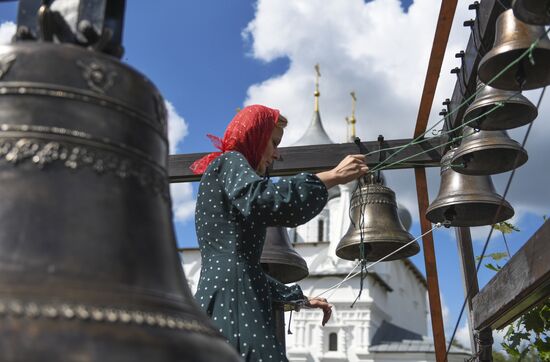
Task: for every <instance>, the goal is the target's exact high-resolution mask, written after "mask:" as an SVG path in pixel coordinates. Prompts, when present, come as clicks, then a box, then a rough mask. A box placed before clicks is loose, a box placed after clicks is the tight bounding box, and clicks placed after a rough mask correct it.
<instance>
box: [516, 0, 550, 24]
mask: <svg viewBox="0 0 550 362" xmlns="http://www.w3.org/2000/svg"><path fill="white" fill-rule="evenodd" d="M512 9H513V10H514V15H515V16H516V18H518V19H519V20H521V21H523V22H524V23H527V24H534V25H550V0H515V1H514V5H513V6H512Z"/></svg>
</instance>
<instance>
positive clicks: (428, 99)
mask: <svg viewBox="0 0 550 362" xmlns="http://www.w3.org/2000/svg"><path fill="white" fill-rule="evenodd" d="M456 4H457V0H443V1H442V2H441V8H440V10H439V18H438V19H437V27H436V29H435V36H434V41H433V44H432V52H431V54H430V60H429V62H428V71H427V73H426V79H425V81H424V89H423V90H422V98H421V100H420V109H419V110H418V116H417V118H416V126H415V128H414V138H416V137H418V136H420V135H421V134H422V133H424V132H425V131H426V126H427V125H428V118H429V117H430V111H431V109H432V104H433V100H434V95H435V89H436V87H437V81H438V80H439V74H440V73H441V65H442V64H443V57H444V56H445V49H446V48H447V41H448V40H449V34H450V32H451V26H452V25H453V18H454V15H455V10H456Z"/></svg>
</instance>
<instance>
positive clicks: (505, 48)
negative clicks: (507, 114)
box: [478, 39, 550, 91]
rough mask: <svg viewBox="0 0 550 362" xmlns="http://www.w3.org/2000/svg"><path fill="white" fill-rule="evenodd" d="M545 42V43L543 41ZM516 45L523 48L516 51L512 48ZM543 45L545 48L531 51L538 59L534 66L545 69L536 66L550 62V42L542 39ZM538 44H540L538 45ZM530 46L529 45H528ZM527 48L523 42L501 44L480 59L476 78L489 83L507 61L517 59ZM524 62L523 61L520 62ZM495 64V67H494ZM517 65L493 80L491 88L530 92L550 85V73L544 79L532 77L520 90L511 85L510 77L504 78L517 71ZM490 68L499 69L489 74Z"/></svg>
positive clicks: (514, 84)
mask: <svg viewBox="0 0 550 362" xmlns="http://www.w3.org/2000/svg"><path fill="white" fill-rule="evenodd" d="M544 40H546V41H544ZM516 43H520V44H519V45H521V46H522V47H523V48H521V49H518V48H514V47H513V45H514V44H516ZM543 43H544V45H546V47H540V46H538V47H536V48H534V49H533V53H532V54H533V57H534V58H539V59H538V60H537V62H536V63H535V65H534V66H532V67H537V69H538V68H546V67H542V66H540V65H537V64H543V65H544V64H548V63H549V62H550V40H548V39H543ZM539 44H540V43H539ZM528 45H530V44H528ZM528 48H529V47H528V46H527V47H524V44H523V42H518V41H510V42H507V43H506V44H503V45H501V46H499V47H498V48H493V49H491V50H490V51H489V52H487V54H485V56H484V57H483V58H482V59H481V61H480V62H479V67H478V76H479V79H480V80H481V81H482V82H483V83H485V84H487V83H489V81H491V80H492V79H493V78H494V77H495V76H496V75H497V74H498V73H499V72H500V71H502V69H504V68H505V67H506V66H507V65H508V64H509V59H510V58H512V59H517V58H518V57H519V56H520V55H521V54H523V53H524V52H525V51H526V50H527V49H528ZM501 58H504V59H505V60H504V61H502V60H501ZM540 58H548V59H546V60H545V59H540ZM522 61H523V62H525V59H523V60H522ZM495 63H496V65H495ZM500 64H503V65H504V66H503V67H501V66H500ZM518 64H519V63H517V64H515V65H514V66H512V67H511V68H510V69H508V70H507V71H506V72H505V73H503V74H502V75H501V76H500V77H499V78H497V79H495V80H494V81H493V82H492V83H491V84H489V85H490V86H491V87H493V88H497V89H503V90H510V91H519V90H522V91H523V90H532V89H537V88H541V87H544V86H546V85H548V84H549V83H550V72H548V74H547V76H546V78H544V77H532V78H534V79H529V82H527V81H526V84H525V85H524V87H522V88H520V87H519V85H518V84H517V83H516V82H515V81H514V82H513V83H512V82H511V81H509V79H510V77H506V75H507V74H510V73H513V74H515V72H516V71H517V67H518ZM490 68H496V69H499V70H498V71H496V72H491V71H490V70H489V69H490Z"/></svg>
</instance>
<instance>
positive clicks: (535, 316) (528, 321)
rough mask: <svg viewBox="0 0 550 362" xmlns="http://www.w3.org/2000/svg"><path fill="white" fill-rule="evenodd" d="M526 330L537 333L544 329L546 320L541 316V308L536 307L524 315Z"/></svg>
mask: <svg viewBox="0 0 550 362" xmlns="http://www.w3.org/2000/svg"><path fill="white" fill-rule="evenodd" d="M524 318H525V319H524V325H525V330H527V331H533V332H535V333H537V334H539V333H542V332H543V331H544V320H543V319H542V318H541V316H540V313H539V308H535V309H532V310H530V311H529V312H527V313H525V315H524Z"/></svg>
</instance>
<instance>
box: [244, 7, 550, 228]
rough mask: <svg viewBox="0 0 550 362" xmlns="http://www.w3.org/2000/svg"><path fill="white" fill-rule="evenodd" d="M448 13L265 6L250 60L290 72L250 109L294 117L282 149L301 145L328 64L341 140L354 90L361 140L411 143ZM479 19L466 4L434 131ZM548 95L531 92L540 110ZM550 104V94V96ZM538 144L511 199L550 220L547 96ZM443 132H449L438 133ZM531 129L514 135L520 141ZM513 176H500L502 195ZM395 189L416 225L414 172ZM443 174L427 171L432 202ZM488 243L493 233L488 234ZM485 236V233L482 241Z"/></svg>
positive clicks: (260, 93)
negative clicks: (440, 20)
mask: <svg viewBox="0 0 550 362" xmlns="http://www.w3.org/2000/svg"><path fill="white" fill-rule="evenodd" d="M438 14H439V6H434V4H433V1H431V0H415V1H414V2H413V4H412V5H411V6H410V8H409V9H408V11H407V12H405V11H404V10H403V9H402V8H401V6H400V1H399V0H373V1H369V2H364V1H363V0H349V1H340V0H310V1H277V0H259V1H258V4H257V9H256V14H255V18H254V19H253V20H252V21H251V22H250V23H249V24H248V26H247V27H246V29H245V30H244V31H243V37H244V38H245V39H246V40H248V41H249V44H250V46H251V48H250V55H251V56H252V57H254V58H256V59H258V60H260V61H263V62H270V61H272V60H274V59H276V58H280V57H287V58H288V59H289V68H288V70H287V71H286V72H285V73H283V74H279V75H276V76H274V77H272V78H269V79H266V80H265V81H263V82H261V83H257V84H254V85H252V86H250V87H249V89H248V94H247V99H246V101H245V103H246V104H253V103H263V104H267V105H271V106H273V107H277V108H279V109H281V111H282V113H283V114H285V115H286V116H287V117H288V119H289V125H288V127H287V129H286V134H285V138H284V139H283V143H282V145H283V146H289V145H292V143H294V142H295V141H296V140H297V139H298V138H299V137H301V135H302V134H303V132H304V131H305V129H306V127H307V125H308V124H309V122H310V119H311V115H312V112H313V91H314V74H315V73H314V70H313V66H314V64H316V63H319V64H320V65H321V74H322V77H321V84H320V91H321V101H320V110H321V117H322V120H323V124H324V126H325V129H326V130H327V133H328V134H329V135H330V137H331V138H332V140H333V141H334V142H344V141H345V137H346V123H345V117H346V116H348V115H349V114H350V113H351V99H350V96H349V92H350V91H351V90H355V91H356V94H357V97H358V103H357V110H356V118H357V120H358V121H357V135H358V136H359V137H361V139H363V140H374V139H376V137H377V136H378V134H383V135H384V136H385V138H386V139H398V138H410V137H411V136H412V134H413V129H414V125H415V122H416V117H417V113H418V107H419V104H420V97H421V93H422V88H423V84H424V79H425V76H426V70H427V65H428V59H429V55H430V51H431V47H432V43H433V38H434V33H435V27H436V23H437V17H438ZM472 17H475V13H474V12H473V11H469V10H468V9H467V4H465V3H459V6H458V8H457V10H456V14H455V18H454V23H453V28H452V31H451V34H450V38H449V41H448V45H447V50H446V54H445V59H444V61H443V66H442V69H441V74H440V77H439V83H438V87H437V91H436V95H435V97H434V104H433V107H432V112H431V115H430V122H429V124H430V125H431V124H434V123H435V122H436V121H437V120H439V116H438V113H439V111H440V109H441V108H442V106H441V102H442V101H443V100H444V99H445V98H450V97H451V95H452V91H453V89H454V85H455V82H456V79H457V78H456V76H455V75H454V74H450V72H449V71H450V69H452V68H454V67H456V66H460V61H459V60H458V59H456V58H455V56H454V55H455V53H457V52H458V51H460V50H462V49H464V48H465V47H466V44H467V41H468V37H469V36H470V29H469V28H465V27H463V25H462V23H463V22H464V20H468V19H470V18H472ZM539 93H540V90H537V91H532V92H527V94H526V95H527V96H528V97H530V98H531V99H532V100H533V102H536V98H537V97H538V94H539ZM549 97H550V96H549ZM539 113H540V114H539V118H538V119H537V121H536V122H535V124H534V126H533V131H532V132H531V135H530V137H529V142H528V144H527V151H528V152H529V156H530V159H529V162H528V163H527V164H526V165H524V166H523V167H522V168H520V169H519V170H518V172H517V173H516V175H515V178H514V181H513V183H512V188H511V190H510V193H509V196H508V197H507V199H508V201H509V202H510V203H511V204H512V206H513V207H514V208H515V209H516V213H517V215H518V218H519V219H521V217H522V215H524V212H530V213H535V214H537V213H538V214H541V215H542V214H548V213H550V209H549V206H548V205H550V192H548V190H547V185H548V183H549V181H550V173H548V172H542V170H547V166H545V165H546V163H547V160H546V158H547V157H546V156H545V155H547V154H548V151H549V150H548V146H547V144H548V142H547V141H546V140H545V139H546V136H547V135H548V134H550V122H547V120H548V119H547V118H548V115H549V114H550V101H548V97H547V98H546V101H545V102H544V103H543V105H542V108H541V110H540V112H539ZM437 128H440V127H437ZM525 131H526V127H522V128H520V129H519V130H513V131H512V132H510V134H511V136H513V137H514V138H515V139H516V140H518V141H520V142H521V138H522V137H523V135H524V133H525ZM508 175H509V174H504V175H499V176H495V177H493V181H494V183H495V186H496V189H497V191H498V192H499V193H501V194H502V192H503V191H504V186H505V183H506V180H507V177H508ZM386 177H387V180H388V185H389V186H391V187H392V188H393V189H394V190H395V191H396V194H397V197H398V201H399V202H400V203H402V204H404V205H405V206H406V207H407V208H409V210H410V211H411V213H412V214H413V217H414V218H415V219H416V218H417V217H418V206H417V199H416V190H415V187H414V182H413V183H411V179H412V178H413V177H414V176H413V172H412V170H403V171H389V172H386ZM439 182H440V178H439V170H438V169H430V170H428V185H429V193H430V200H432V201H433V199H434V198H435V196H436V195H437V191H438V189H439ZM484 235H485V236H486V235H487V234H484ZM480 236H481V235H480Z"/></svg>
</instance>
